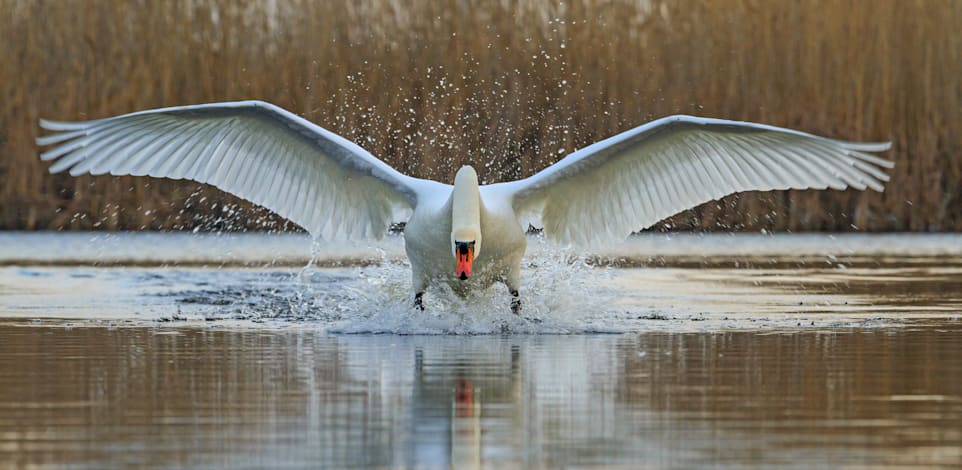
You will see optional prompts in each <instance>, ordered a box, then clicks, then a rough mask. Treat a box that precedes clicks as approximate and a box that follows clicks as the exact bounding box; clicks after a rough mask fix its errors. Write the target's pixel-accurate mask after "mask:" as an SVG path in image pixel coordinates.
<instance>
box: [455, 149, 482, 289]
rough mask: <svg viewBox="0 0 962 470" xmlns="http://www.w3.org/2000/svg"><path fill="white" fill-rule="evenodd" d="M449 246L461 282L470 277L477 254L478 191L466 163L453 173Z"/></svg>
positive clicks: (479, 239)
mask: <svg viewBox="0 0 962 470" xmlns="http://www.w3.org/2000/svg"><path fill="white" fill-rule="evenodd" d="M451 248H452V249H453V250H454V259H455V260H457V262H458V264H457V267H456V268H455V270H454V275H455V276H457V277H458V278H459V279H461V280H462V281H464V280H466V279H467V278H469V277H471V264H472V263H474V258H476V257H477V256H478V254H479V253H481V194H480V193H479V190H478V174H477V173H476V172H475V171H474V168H471V167H470V166H463V167H461V169H460V170H458V174H457V175H455V176H454V194H453V202H452V204H451Z"/></svg>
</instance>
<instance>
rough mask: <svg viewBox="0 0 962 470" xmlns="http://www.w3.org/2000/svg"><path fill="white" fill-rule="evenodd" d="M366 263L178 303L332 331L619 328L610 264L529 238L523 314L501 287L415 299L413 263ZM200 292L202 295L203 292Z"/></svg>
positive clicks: (219, 316) (213, 315)
mask: <svg viewBox="0 0 962 470" xmlns="http://www.w3.org/2000/svg"><path fill="white" fill-rule="evenodd" d="M382 257H383V258H382V260H381V262H380V263H377V264H375V265H371V266H363V267H361V266H358V267H352V268H342V269H330V268H324V269H320V268H317V267H316V265H315V264H314V263H313V262H312V263H311V264H308V265H307V266H305V267H304V268H303V269H301V270H299V271H298V272H297V273H296V274H289V273H287V274H285V273H274V274H269V275H264V276H261V277H260V279H259V280H257V281H254V282H251V281H250V280H248V281H247V282H244V284H243V285H234V286H226V287H223V288H219V289H214V290H210V289H208V290H204V291H182V292H179V293H178V294H177V297H179V299H178V300H179V302H180V303H181V304H189V305H191V306H192V307H195V308H196V309H197V310H196V311H195V314H196V315H199V316H201V317H203V318H204V319H208V320H247V321H254V322H258V323H265V322H270V323H279V324H285V323H293V322H298V323H301V324H306V325H311V326H317V327H320V328H322V329H324V330H327V331H329V332H332V333H356V334H361V333H363V334H504V333H542V334H543V333H554V334H568V333H585V332H618V331H623V329H621V328H618V327H617V326H616V325H617V322H618V315H617V314H615V312H612V311H611V308H612V307H611V299H612V298H613V297H615V296H617V293H616V292H613V291H612V289H613V288H612V287H607V286H605V285H604V283H603V281H604V280H605V279H607V278H609V277H610V276H611V273H610V270H609V269H607V268H598V267H592V266H591V265H590V264H589V263H588V262H587V260H586V259H584V258H581V257H577V256H574V255H572V253H571V252H567V251H564V250H557V249H546V248H545V246H544V245H543V244H540V243H538V244H536V246H533V247H532V249H531V252H529V256H528V257H526V259H525V263H524V265H523V267H522V270H523V281H522V289H521V292H522V302H523V310H522V314H521V315H515V314H513V313H512V312H511V310H510V307H509V306H510V302H511V297H510V295H509V294H508V291H507V289H506V288H505V286H503V285H501V284H495V285H493V286H491V287H489V288H487V289H484V290H481V291H477V292H472V293H471V294H469V295H468V296H467V297H460V296H458V295H456V294H455V293H454V292H453V291H452V290H451V289H450V288H449V287H448V286H446V285H438V286H432V287H431V288H429V289H428V291H427V293H426V295H425V300H424V306H425V310H424V311H420V310H418V309H415V308H414V306H413V296H412V291H411V268H410V265H409V264H408V263H407V262H405V261H396V260H394V261H392V260H391V259H389V258H388V255H387V254H382ZM205 299H206V300H205Z"/></svg>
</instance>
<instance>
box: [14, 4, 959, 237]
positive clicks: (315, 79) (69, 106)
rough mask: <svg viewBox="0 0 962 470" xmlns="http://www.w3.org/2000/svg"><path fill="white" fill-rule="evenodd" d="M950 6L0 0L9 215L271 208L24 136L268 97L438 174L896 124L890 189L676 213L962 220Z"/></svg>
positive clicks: (202, 218)
mask: <svg viewBox="0 0 962 470" xmlns="http://www.w3.org/2000/svg"><path fill="white" fill-rule="evenodd" d="M959 25H962V3H959V2H954V1H951V0H880V1H875V2H868V1H834V0H810V1H806V2H771V1H767V0H715V1H711V2H694V1H674V0H673V1H667V0H651V1H626V0H570V1H568V2H565V3H563V4H561V3H559V4H552V5H549V4H548V3H547V2H542V1H536V0H517V1H497V2H480V1H471V0H407V1H403V2H400V1H382V0H343V1H333V0H331V1H308V0H285V1H279V2H270V3H268V2H260V1H252V0H244V1H239V0H210V1H196V0H169V1H154V0H133V1H131V0H62V1H56V0H0V64H2V66H0V99H2V102H3V106H2V107H0V228H7V229H91V228H99V229H158V228H184V229H187V228H192V227H196V226H201V227H203V228H222V227H229V226H234V227H235V228H252V227H254V228H256V227H259V228H273V227H278V226H279V224H282V222H281V221H279V220H278V219H277V218H275V217H273V216H270V215H268V214H267V213H266V211H264V210H259V209H251V208H250V207H249V205H247V204H244V203H240V204H238V201H237V200H236V199H234V198H232V197H230V196H226V195H224V194H222V193H220V192H218V191H216V190H212V189H210V188H203V187H201V186H200V185H198V184H195V183H190V182H174V181H168V180H150V179H143V178H131V177H124V178H114V177H89V176H85V177H80V178H71V177H69V176H64V175H49V174H47V171H46V168H47V164H45V163H42V162H40V161H39V160H38V159H37V149H36V146H35V145H34V143H33V140H34V138H35V137H36V136H37V133H38V129H37V125H36V123H37V119H38V118H39V117H41V116H42V117H47V118H54V119H92V118H98V117H104V116H108V115H113V114H119V113H124V112H130V111H134V110H140V109H144V108H151V107H158V106H172V105H179V104H190V103H198V102H209V101H221V100H236V99H263V100H268V101H271V102H274V103H276V104H278V105H280V106H283V107H286V108H288V109H291V110H293V111H295V112H297V113H300V114H301V115H303V116H305V117H306V118H308V119H310V120H312V121H315V122H317V123H318V124H320V125H322V126H324V127H326V128H328V129H330V130H332V131H335V132H338V133H341V134H343V135H345V136H347V137H349V138H351V139H353V140H354V141H356V142H357V143H359V144H360V145H361V146H363V147H365V148H367V149H368V150H370V151H371V152H373V153H374V154H375V155H378V156H379V157H380V158H382V159H384V160H385V161H387V162H388V163H389V164H391V165H394V166H395V167H397V168H398V169H400V170H401V171H404V172H407V173H410V174H413V175H417V176H422V177H431V178H438V179H441V180H450V179H451V178H452V177H453V173H454V171H455V170H456V168H458V167H459V166H460V165H462V164H466V163H470V164H472V165H474V166H475V167H476V168H479V171H480V173H481V176H482V178H483V179H484V180H486V181H489V182H491V181H499V180H503V179H508V178H516V177H520V176H525V175H529V174H531V173H533V172H535V171H537V170H538V169H540V168H543V167H544V166H546V165H548V164H550V163H552V162H553V161H555V160H557V159H559V158H560V157H561V156H563V154H564V153H565V152H569V151H572V150H574V149H576V148H578V147H581V146H583V145H586V144H588V143H591V142H593V141H595V140H598V139H600V138H603V137H607V136H609V135H612V134H615V133H617V132H619V131H623V130H626V129H629V128H631V127H634V126H636V125H639V124H642V123H643V122H645V121H648V120H650V119H652V118H656V117H660V116H664V115H667V114H673V113H688V114H697V115H704V116H713V117H723V118H731V119H744V120H754V121H762V122H766V123H770V124H774V125H781V126H788V127H792V128H797V129H801V130H805V131H808V132H813V133H817V134H822V135H827V136H832V137H836V138H841V139H848V140H889V139H891V140H893V141H894V142H895V147H894V150H893V151H891V153H890V154H888V155H887V156H889V157H890V158H893V159H894V160H895V162H896V165H897V166H896V168H895V170H894V172H893V179H892V181H891V182H890V183H889V184H888V186H887V188H886V191H885V193H883V194H877V193H872V192H864V193H862V192H836V191H827V192H796V191H790V192H779V193H757V194H744V195H736V196H732V197H729V198H726V199H724V200H722V201H720V202H717V203H709V204H705V205H703V206H702V207H700V208H698V209H696V210H693V211H688V212H685V213H683V214H680V215H679V216H676V217H674V218H673V219H671V220H669V221H666V222H665V223H664V224H662V226H661V228H665V227H674V228H680V229H705V230H719V229H721V230H759V229H768V230H793V231H798V230H832V231H838V230H842V231H845V230H853V229H858V230H869V231H885V230H911V231H931V230H962V191H960V189H962V188H960V183H962V149H960V147H962V134H960V131H959V129H962V80H960V78H959V77H962V35H960V34H958V33H957V31H958V27H959ZM235 206H236V207H240V208H241V209H240V211H241V212H242V214H241V216H237V215H235V214H234V211H235Z"/></svg>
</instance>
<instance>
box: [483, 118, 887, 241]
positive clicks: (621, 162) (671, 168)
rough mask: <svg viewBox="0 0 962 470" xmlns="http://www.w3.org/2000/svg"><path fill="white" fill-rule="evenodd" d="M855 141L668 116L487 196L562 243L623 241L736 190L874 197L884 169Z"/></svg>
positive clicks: (868, 147)
mask: <svg viewBox="0 0 962 470" xmlns="http://www.w3.org/2000/svg"><path fill="white" fill-rule="evenodd" d="M888 148H889V144H888V143H854V142H843V141H838V140H832V139H827V138H824V137H818V136H815V135H811V134H806V133H804V132H798V131H794V130H790V129H783V128H779V127H773V126H766V125H762V124H754V123H748V122H738V121H726V120H720V119H708V118H696V117H691V116H670V117H666V118H662V119H659V120H656V121H652V122H650V123H648V124H645V125H643V126H640V127H637V128H635V129H632V130H629V131H626V132H624V133H621V134H618V135H616V136H614V137H610V138H608V139H605V140H603V141H601V142H598V143H595V144H593V145H590V146H588V147H585V148H583V149H581V150H578V151H576V152H574V153H571V154H569V155H568V156H567V157H565V158H564V159H563V160H561V161H560V162H558V163H556V164H555V165H552V166H550V167H548V168H546V169H544V170H542V171H541V172H540V173H537V174H535V175H534V176H531V177H529V178H527V179H524V180H520V181H514V182H510V183H503V184H500V185H494V186H499V187H498V188H494V187H492V189H493V190H495V191H497V192H498V193H500V194H502V195H504V196H505V197H506V198H507V200H509V201H511V203H512V205H513V207H514V209H515V211H516V213H518V214H520V215H521V216H522V217H525V220H528V221H533V222H534V223H535V224H536V226H537V225H538V223H539V222H540V226H543V227H544V231H545V234H546V235H547V236H548V237H550V238H553V239H556V240H559V241H561V242H565V243H574V244H579V245H591V244H596V243H598V242H606V241H618V240H623V239H624V238H625V237H627V236H628V235H629V234H631V233H632V232H634V231H638V230H641V229H644V228H647V227H650V226H651V225H653V224H655V223H656V222H658V221H660V220H662V219H664V218H666V217H669V216H671V215H674V214H676V213H678V212H680V211H682V210H685V209H688V208H691V207H694V206H697V205H699V204H701V203H703V202H707V201H710V200H713V199H720V198H722V197H724V196H726V195H729V194H732V193H735V192H740V191H767V190H775V189H808V188H813V189H826V188H833V189H845V188H849V187H851V188H856V189H860V190H864V189H866V188H871V189H874V190H876V191H882V189H883V186H882V185H883V183H884V182H886V181H888V180H889V177H888V175H887V174H885V172H884V171H882V169H883V168H892V167H893V164H892V162H890V161H888V160H885V159H882V158H879V157H876V156H874V155H870V154H868V153H866V152H881V151H884V150H887V149H888Z"/></svg>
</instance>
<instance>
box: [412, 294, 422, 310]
mask: <svg viewBox="0 0 962 470" xmlns="http://www.w3.org/2000/svg"><path fill="white" fill-rule="evenodd" d="M423 298H424V292H418V293H416V294H414V308H416V309H418V310H420V311H422V312H423V311H424V300H423Z"/></svg>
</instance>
